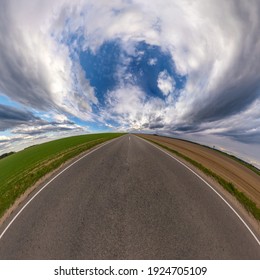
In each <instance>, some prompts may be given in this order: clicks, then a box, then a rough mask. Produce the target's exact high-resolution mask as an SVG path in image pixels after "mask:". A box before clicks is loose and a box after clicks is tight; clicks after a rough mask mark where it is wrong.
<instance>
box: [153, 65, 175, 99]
mask: <svg viewBox="0 0 260 280" xmlns="http://www.w3.org/2000/svg"><path fill="white" fill-rule="evenodd" d="M175 84H176V83H175V80H174V79H173V78H172V77H171V76H170V75H169V73H168V72H167V71H166V70H164V71H162V72H160V73H159V76H158V80H157V85H158V88H159V89H160V90H161V92H162V93H163V95H164V96H168V95H169V94H170V93H172V92H173V91H174V90H175Z"/></svg>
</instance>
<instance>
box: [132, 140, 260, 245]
mask: <svg viewBox="0 0 260 280" xmlns="http://www.w3.org/2000/svg"><path fill="white" fill-rule="evenodd" d="M136 137H138V138H139V139H142V140H143V141H145V142H147V143H148V144H150V145H152V146H154V147H155V148H156V149H158V150H160V151H161V152H163V153H165V154H166V155H168V156H169V157H171V158H172V159H174V160H176V161H177V162H179V163H180V164H181V165H183V166H184V167H186V168H187V169H188V170H190V171H191V172H192V173H193V174H194V175H196V176H197V177H198V178H199V179H200V180H201V181H203V182H204V183H205V184H206V185H207V186H208V187H209V188H210V189H211V190H213V191H214V192H215V193H216V194H217V195H218V196H219V197H220V198H221V199H222V200H223V201H224V202H225V203H226V205H227V206H228V207H229V208H230V209H231V210H232V211H233V212H234V213H235V214H236V216H237V217H238V218H239V220H240V221H241V222H242V223H243V224H244V226H245V227H246V228H247V230H248V231H249V232H250V233H251V235H252V236H253V237H254V239H255V241H256V242H257V244H258V245H259V246H260V241H259V239H258V238H257V236H256V235H255V234H254V232H253V231H252V230H251V228H250V227H249V225H248V224H247V223H246V222H245V221H244V220H243V218H242V217H241V216H240V215H239V214H238V212H237V211H236V210H235V209H234V208H233V207H232V206H231V205H230V204H229V203H228V202H227V200H226V199H225V198H224V197H223V196H222V195H221V194H220V193H219V192H218V191H217V190H215V188H214V187H212V186H211V185H210V184H209V183H208V182H207V181H206V180H204V179H203V178H202V177H201V176H200V175H199V174H197V173H196V172H195V171H194V170H192V169H191V168H190V167H189V166H187V165H186V164H185V163H183V162H181V161H180V160H178V159H177V158H175V157H174V156H173V155H172V154H170V153H168V152H167V151H165V150H163V149H162V148H160V147H158V146H157V145H155V144H153V143H151V142H150V141H148V140H146V139H144V138H142V137H139V136H136Z"/></svg>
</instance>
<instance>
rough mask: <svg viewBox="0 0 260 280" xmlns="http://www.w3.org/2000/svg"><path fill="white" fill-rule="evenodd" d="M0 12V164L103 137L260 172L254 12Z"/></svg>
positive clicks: (50, 6) (142, 7)
mask: <svg viewBox="0 0 260 280" xmlns="http://www.w3.org/2000/svg"><path fill="white" fill-rule="evenodd" d="M215 2H216V1H206V0H201V1H189V0H184V1H175V0H165V1H159V0H158V1H157V0H154V1H152V2H151V1H141V0H129V1H125V0H112V1H105V0H100V1H94V0H85V1H80V0H76V1H73V3H72V1H68V0H58V1H50V0H45V1H44V3H43V2H42V1H40V0H35V1H34V3H33V5H32V2H31V1H29V0H21V1H15V0H9V1H7V0H2V1H1V11H0V73H1V75H0V153H4V152H8V151H12V150H19V149H22V148H24V147H26V146H29V145H33V144H35V143H39V142H43V141H48V140H51V139H55V138H60V137H65V136H70V135H77V134H83V133H92V132H103V131H129V132H138V131H140V132H146V133H158V134H162V135H170V136H173V137H179V138H184V139H188V140H192V141H197V142H199V143H202V144H207V145H209V146H215V147H217V148H219V149H221V150H224V151H227V152H229V153H232V154H235V155H237V156H239V157H241V158H243V159H245V160H247V161H250V162H251V163H253V164H255V165H257V166H260V110H259V105H260V77H259V76H260V65H259V58H260V47H259V46H260V36H259V30H260V17H259V14H260V3H259V1H257V0H250V1H245V2H238V1H235V0H231V1H228V2H227V1H224V0H220V1H217V2H216V3H215Z"/></svg>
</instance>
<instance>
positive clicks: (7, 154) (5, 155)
mask: <svg viewBox="0 0 260 280" xmlns="http://www.w3.org/2000/svg"><path fill="white" fill-rule="evenodd" d="M12 154H14V152H10V153H5V154H2V155H1V156H0V159H2V158H5V157H8V156H10V155H12Z"/></svg>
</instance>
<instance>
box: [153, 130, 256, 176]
mask: <svg viewBox="0 0 260 280" xmlns="http://www.w3.org/2000/svg"><path fill="white" fill-rule="evenodd" d="M153 135H154V136H160V135H157V134H153ZM163 137H165V138H169V139H176V140H179V141H183V142H188V143H191V144H194V145H198V146H202V147H204V148H206V149H210V150H214V151H215V152H218V153H220V154H222V155H224V156H227V157H230V158H232V159H233V160H235V161H237V162H239V163H240V164H242V165H244V166H245V167H247V168H249V169H250V170H252V171H253V172H255V173H256V174H257V175H259V176H260V169H259V168H257V167H256V166H254V165H253V164H251V163H248V162H246V161H244V160H242V159H241V158H238V157H236V156H234V155H231V154H228V153H225V152H223V151H220V150H218V149H216V148H215V147H213V148H212V147H210V146H207V145H202V144H199V143H196V142H192V141H189V140H184V139H179V138H171V137H168V136H163Z"/></svg>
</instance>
